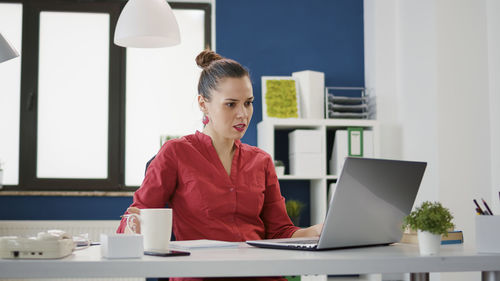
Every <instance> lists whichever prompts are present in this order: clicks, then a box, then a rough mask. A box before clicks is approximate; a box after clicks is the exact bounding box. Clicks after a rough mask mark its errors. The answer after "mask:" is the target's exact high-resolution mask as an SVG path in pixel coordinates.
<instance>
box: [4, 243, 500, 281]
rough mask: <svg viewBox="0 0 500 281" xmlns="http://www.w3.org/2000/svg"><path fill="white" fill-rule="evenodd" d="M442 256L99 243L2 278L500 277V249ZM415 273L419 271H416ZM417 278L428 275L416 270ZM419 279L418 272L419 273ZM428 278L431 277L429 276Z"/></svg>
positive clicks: (13, 269)
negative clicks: (117, 254) (107, 250)
mask: <svg viewBox="0 0 500 281" xmlns="http://www.w3.org/2000/svg"><path fill="white" fill-rule="evenodd" d="M441 250H442V252H441V254H440V255H439V256H426V257H424V256H420V255H419V253H418V248H417V246H415V245H407V244H396V245H393V246H382V247H370V248H357V249H347V250H331V251H322V252H307V251H290V250H270V249H258V248H253V247H250V246H247V245H246V244H244V243H242V244H241V245H240V247H239V248H212V249H198V250H191V256H185V257H152V256H144V257H143V258H141V259H119V260H107V259H103V258H101V256H100V248H99V246H92V247H90V248H88V249H85V250H81V251H76V252H74V254H73V255H71V256H69V257H66V258H64V259H60V260H0V278H61V277H210V276H279V275H302V274H369V273H421V272H458V271H482V272H489V273H485V274H483V280H497V281H500V278H499V277H500V254H477V253H476V252H475V251H473V250H464V249H463V247H462V246H461V245H449V246H443V247H442V248H441ZM414 276H415V275H414ZM416 276H417V278H416V279H419V278H422V277H418V276H425V275H416ZM414 279H415V277H414ZM424 279H425V278H424Z"/></svg>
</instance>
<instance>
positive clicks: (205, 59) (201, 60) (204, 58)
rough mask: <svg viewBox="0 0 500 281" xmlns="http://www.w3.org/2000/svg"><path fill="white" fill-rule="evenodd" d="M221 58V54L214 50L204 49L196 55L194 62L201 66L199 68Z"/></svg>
mask: <svg viewBox="0 0 500 281" xmlns="http://www.w3.org/2000/svg"><path fill="white" fill-rule="evenodd" d="M221 59H223V57H222V56H220V55H219V54H217V53H216V52H214V51H212V50H209V49H206V50H204V51H202V52H201V53H200V54H199V55H198V56H197V57H196V64H197V65H198V66H199V67H201V68H206V67H208V66H209V65H210V64H211V63H212V62H213V61H216V60H221Z"/></svg>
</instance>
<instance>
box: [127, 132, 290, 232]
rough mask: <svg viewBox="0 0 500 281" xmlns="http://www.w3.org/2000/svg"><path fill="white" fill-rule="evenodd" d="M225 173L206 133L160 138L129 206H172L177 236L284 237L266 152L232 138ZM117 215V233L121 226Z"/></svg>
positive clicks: (285, 221)
mask: <svg viewBox="0 0 500 281" xmlns="http://www.w3.org/2000/svg"><path fill="white" fill-rule="evenodd" d="M235 145H236V150H235V153H234V157H233V161H232V165H231V175H230V176H229V175H228V174H227V172H226V170H225V168H224V166H223V165H222V162H221V161H220V159H219V157H218V155H217V152H216V151H215V148H214V147H213V145H212V140H211V138H210V137H209V136H207V135H205V134H203V133H200V132H196V134H193V135H188V136H185V137H183V138H180V139H174V140H170V141H168V142H167V143H165V144H164V145H163V146H162V148H161V149H160V151H159V152H158V154H157V156H156V158H155V159H154V160H153V161H152V162H151V164H150V166H149V168H148V169H147V172H146V177H145V179H144V181H143V183H142V185H141V187H140V188H139V189H138V190H137V191H136V192H135V193H134V202H133V204H132V205H131V206H133V207H137V208H139V209H143V208H163V207H165V204H166V203H168V204H169V206H170V207H171V208H172V209H173V232H174V234H175V237H176V239H177V240H193V239H214V240H224V241H245V240H257V239H269V238H288V237H291V236H292V234H293V233H294V232H295V231H296V230H297V229H299V228H298V227H295V226H294V225H293V224H292V222H291V221H290V218H289V217H288V215H287V213H286V209H285V200H284V198H283V197H282V196H281V193H280V188H279V183H278V178H277V176H276V172H275V169H274V165H273V162H272V159H271V156H270V155H269V154H267V153H266V152H264V151H263V150H261V149H259V148H257V147H253V146H250V145H247V144H243V143H241V142H240V141H239V140H236V141H235ZM124 227H125V221H124V220H122V223H121V224H120V227H119V228H118V231H117V232H119V233H122V232H123V231H124Z"/></svg>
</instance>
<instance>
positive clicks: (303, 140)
mask: <svg viewBox="0 0 500 281" xmlns="http://www.w3.org/2000/svg"><path fill="white" fill-rule="evenodd" d="M322 138H323V134H322V132H321V131H320V130H295V131H292V132H290V133H289V134H288V154H289V155H292V154H297V153H323V152H324V149H323V141H322Z"/></svg>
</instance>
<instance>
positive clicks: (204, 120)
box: [201, 115, 210, 125]
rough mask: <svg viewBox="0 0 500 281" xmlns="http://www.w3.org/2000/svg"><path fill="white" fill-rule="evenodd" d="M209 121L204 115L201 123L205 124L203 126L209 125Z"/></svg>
mask: <svg viewBox="0 0 500 281" xmlns="http://www.w3.org/2000/svg"><path fill="white" fill-rule="evenodd" d="M209 121H210V120H208V116H206V115H203V119H202V120H201V122H202V123H203V125H207V124H208V122H209Z"/></svg>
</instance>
